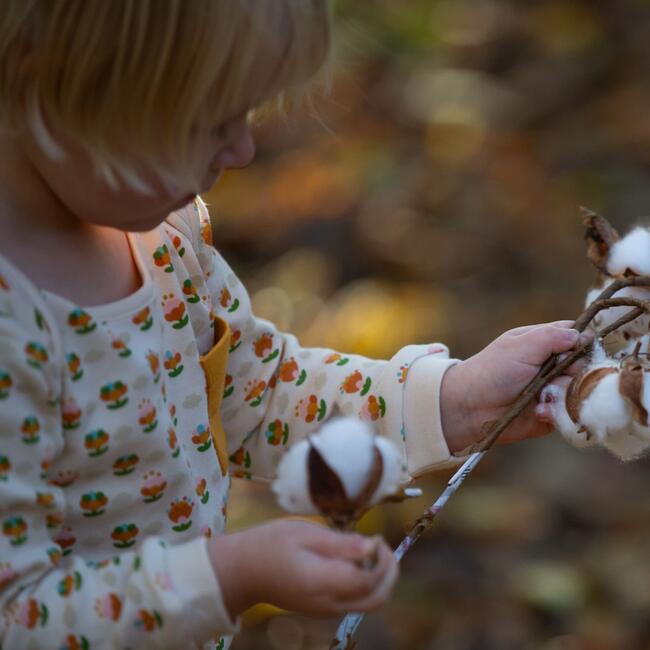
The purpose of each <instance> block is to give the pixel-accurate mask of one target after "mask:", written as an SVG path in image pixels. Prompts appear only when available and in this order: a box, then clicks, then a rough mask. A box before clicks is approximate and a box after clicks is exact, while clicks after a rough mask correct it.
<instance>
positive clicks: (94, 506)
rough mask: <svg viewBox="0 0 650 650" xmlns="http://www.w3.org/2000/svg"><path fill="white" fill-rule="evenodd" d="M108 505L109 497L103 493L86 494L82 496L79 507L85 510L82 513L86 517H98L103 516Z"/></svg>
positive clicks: (92, 492)
mask: <svg viewBox="0 0 650 650" xmlns="http://www.w3.org/2000/svg"><path fill="white" fill-rule="evenodd" d="M107 503H108V497H107V496H106V495H105V494H104V493H103V492H102V491H97V492H96V491H94V490H93V491H91V492H86V494H83V495H82V496H81V499H80V500H79V505H80V506H81V509H82V510H84V512H83V513H82V514H83V516H84V517H97V516H99V515H103V514H104V512H106V511H105V510H104V507H105V506H106V504H107Z"/></svg>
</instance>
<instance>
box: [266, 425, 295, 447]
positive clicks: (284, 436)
mask: <svg viewBox="0 0 650 650" xmlns="http://www.w3.org/2000/svg"><path fill="white" fill-rule="evenodd" d="M265 435H266V441H267V442H268V443H269V444H270V445H274V446H275V445H279V444H280V443H282V444H283V445H286V444H287V440H288V439H289V425H288V424H287V423H286V422H285V423H283V422H282V421H281V420H274V421H273V422H271V423H270V424H269V426H268V427H267V429H266V434H265Z"/></svg>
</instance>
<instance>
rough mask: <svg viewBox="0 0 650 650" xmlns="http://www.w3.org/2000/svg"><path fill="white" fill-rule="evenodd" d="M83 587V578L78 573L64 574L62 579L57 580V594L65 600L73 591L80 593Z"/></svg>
mask: <svg viewBox="0 0 650 650" xmlns="http://www.w3.org/2000/svg"><path fill="white" fill-rule="evenodd" d="M82 585H83V578H82V577H81V573H79V571H75V572H74V573H68V574H66V575H65V576H64V577H63V579H61V580H59V584H58V585H57V588H56V590H57V592H58V594H59V596H61V597H62V598H67V597H68V596H69V595H70V594H71V593H72V592H73V591H80V590H81V587H82Z"/></svg>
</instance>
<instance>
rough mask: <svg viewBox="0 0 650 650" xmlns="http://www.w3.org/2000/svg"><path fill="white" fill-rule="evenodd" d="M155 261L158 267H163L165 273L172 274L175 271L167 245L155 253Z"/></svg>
mask: <svg viewBox="0 0 650 650" xmlns="http://www.w3.org/2000/svg"><path fill="white" fill-rule="evenodd" d="M153 261H154V264H155V265H156V266H160V267H162V268H163V269H164V271H165V273H172V272H173V270H174V265H173V264H172V262H171V258H170V256H169V249H168V248H167V244H163V245H162V246H160V247H158V248H157V249H156V250H155V251H154V254H153Z"/></svg>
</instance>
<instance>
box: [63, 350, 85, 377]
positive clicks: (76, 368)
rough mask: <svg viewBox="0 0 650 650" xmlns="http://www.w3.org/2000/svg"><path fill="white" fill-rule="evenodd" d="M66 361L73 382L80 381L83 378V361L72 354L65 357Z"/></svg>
mask: <svg viewBox="0 0 650 650" xmlns="http://www.w3.org/2000/svg"><path fill="white" fill-rule="evenodd" d="M65 360H66V362H67V364H68V372H69V373H70V376H71V378H72V381H78V380H79V379H81V378H82V377H83V374H84V371H83V369H82V368H81V359H80V358H79V357H78V356H77V355H76V354H75V353H74V352H70V354H67V355H66V357H65Z"/></svg>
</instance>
